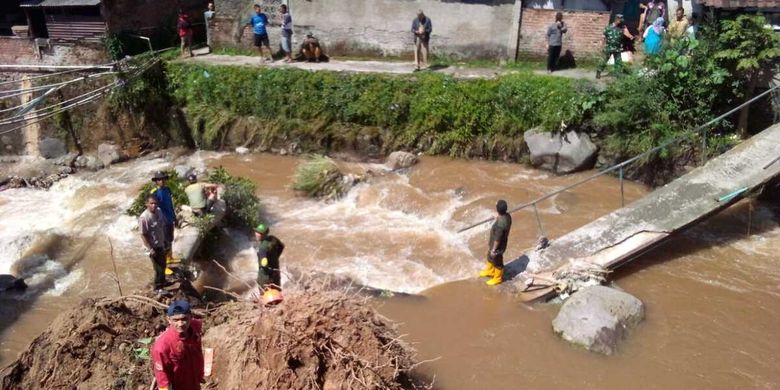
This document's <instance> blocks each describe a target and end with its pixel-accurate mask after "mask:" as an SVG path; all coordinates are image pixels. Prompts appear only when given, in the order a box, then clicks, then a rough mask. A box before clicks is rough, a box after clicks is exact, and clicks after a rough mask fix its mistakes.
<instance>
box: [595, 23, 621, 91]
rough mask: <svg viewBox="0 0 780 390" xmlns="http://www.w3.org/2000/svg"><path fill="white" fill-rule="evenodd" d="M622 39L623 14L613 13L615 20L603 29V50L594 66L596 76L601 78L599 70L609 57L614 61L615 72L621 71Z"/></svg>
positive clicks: (619, 72) (603, 66) (605, 64)
mask: <svg viewBox="0 0 780 390" xmlns="http://www.w3.org/2000/svg"><path fill="white" fill-rule="evenodd" d="M622 39H623V15H621V14H617V15H615V20H614V21H613V22H612V24H610V25H609V26H607V27H606V28H605V29H604V51H603V57H602V59H601V61H599V64H598V67H597V68H596V78H597V79H598V78H601V72H603V71H604V68H606V67H607V61H609V57H613V58H614V61H615V73H616V74H617V75H620V74H621V73H622V72H623V59H622V58H621V57H620V52H621V51H622V50H621V40H622Z"/></svg>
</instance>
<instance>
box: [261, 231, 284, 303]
mask: <svg viewBox="0 0 780 390" xmlns="http://www.w3.org/2000/svg"><path fill="white" fill-rule="evenodd" d="M270 233H271V230H270V229H269V228H268V226H266V225H265V224H264V223H261V224H259V225H257V227H255V239H256V240H257V261H258V271H257V286H258V287H260V289H261V290H267V289H269V288H273V289H276V290H281V289H282V274H281V272H280V271H279V258H280V257H281V256H282V252H283V251H284V243H282V240H280V239H278V238H276V236H273V235H271V234H270Z"/></svg>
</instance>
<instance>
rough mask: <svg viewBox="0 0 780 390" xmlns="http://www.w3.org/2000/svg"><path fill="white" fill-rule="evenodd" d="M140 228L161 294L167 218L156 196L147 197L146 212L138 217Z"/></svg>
mask: <svg viewBox="0 0 780 390" xmlns="http://www.w3.org/2000/svg"><path fill="white" fill-rule="evenodd" d="M138 227H139V230H141V240H142V241H143V243H144V246H145V247H146V250H147V251H148V252H149V258H150V259H151V260H152V267H154V282H153V286H154V289H155V291H157V292H158V293H160V292H161V291H162V288H163V287H165V217H164V216H163V215H162V211H160V209H159V208H158V207H157V197H156V196H154V195H149V196H147V197H146V210H144V212H143V213H141V216H140V217H138Z"/></svg>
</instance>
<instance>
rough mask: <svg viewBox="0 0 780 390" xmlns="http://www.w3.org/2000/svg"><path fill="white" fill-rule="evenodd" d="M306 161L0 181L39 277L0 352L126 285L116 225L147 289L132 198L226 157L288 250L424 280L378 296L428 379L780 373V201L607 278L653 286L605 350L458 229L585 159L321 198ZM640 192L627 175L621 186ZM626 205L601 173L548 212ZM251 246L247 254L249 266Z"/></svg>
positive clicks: (424, 168)
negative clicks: (300, 174)
mask: <svg viewBox="0 0 780 390" xmlns="http://www.w3.org/2000/svg"><path fill="white" fill-rule="evenodd" d="M299 161H300V160H299V159H298V158H295V157H283V156H274V155H250V156H237V155H230V154H228V155H225V154H216V153H205V152H198V153H195V154H193V155H190V156H185V157H183V158H180V159H179V160H177V161H176V162H174V163H172V162H170V161H167V160H163V159H148V160H143V161H140V160H139V161H133V162H128V163H125V164H120V165H117V166H115V167H112V168H110V169H107V170H103V171H101V172H97V173H84V174H78V175H75V176H72V177H69V178H67V179H65V180H63V181H61V182H59V183H57V184H56V185H55V186H54V187H53V188H52V189H51V190H50V191H48V192H44V191H32V190H9V191H5V192H0V216H1V217H0V218H2V224H0V273H7V272H14V273H17V274H21V275H24V276H25V277H26V278H27V281H28V282H29V284H30V285H31V288H30V289H29V291H28V292H27V293H25V294H24V295H23V296H21V297H15V298H8V297H4V298H1V299H0V305H2V306H0V365H5V364H7V363H9V362H10V361H11V360H13V359H14V358H15V357H16V356H17V354H18V353H19V352H20V351H22V350H23V349H24V348H25V347H26V345H27V344H28V343H29V342H30V341H31V340H32V339H33V338H34V337H35V336H37V335H38V334H40V332H41V331H43V330H44V329H45V328H46V326H47V325H48V324H49V323H50V322H51V321H52V320H53V318H54V317H55V316H56V315H58V314H59V313H61V312H62V311H63V310H66V309H67V308H68V307H70V306H72V305H73V304H75V303H77V302H79V301H80V300H82V299H84V298H87V297H94V296H103V295H116V294H117V293H118V292H117V286H116V283H115V281H114V280H113V278H112V276H113V266H112V263H111V261H110V259H111V256H110V246H109V239H110V240H111V243H112V245H113V252H114V258H115V262H116V267H117V273H118V275H119V279H120V282H121V285H122V289H123V290H124V292H125V293H127V292H128V291H133V290H138V289H143V288H146V284H147V283H149V281H150V279H151V274H152V270H151V265H150V264H149V261H148V259H146V258H145V257H144V256H143V254H142V252H141V250H140V240H139V239H138V237H137V232H136V231H134V230H133V229H132V228H133V226H134V225H135V221H134V219H133V218H131V217H129V216H126V215H123V214H122V211H123V210H124V209H125V208H126V207H127V206H128V205H129V202H130V199H131V197H132V196H133V195H134V194H135V192H136V191H137V189H138V188H139V187H140V185H141V184H143V183H144V182H145V181H146V180H148V179H147V177H148V176H149V174H150V172H152V171H154V170H156V169H160V168H163V167H169V166H171V165H175V164H187V165H191V166H195V167H198V168H204V167H207V166H210V167H213V166H218V165H222V166H224V167H225V168H227V169H228V171H229V172H231V173H232V174H235V175H242V176H247V177H249V178H251V179H252V180H253V181H254V182H255V183H257V185H258V195H260V197H261V198H262V200H263V204H264V207H265V210H266V214H267V216H266V217H267V219H268V220H269V222H270V223H271V229H272V231H273V234H275V235H277V236H278V237H280V238H281V239H282V240H283V241H284V242H285V244H286V246H287V247H286V250H285V253H284V255H283V257H282V262H283V267H285V266H290V267H295V268H306V269H314V270H318V271H324V272H328V273H333V274H340V275H346V276H350V277H352V278H353V279H355V280H356V281H357V282H359V283H361V284H365V285H369V286H373V287H378V288H383V289H388V290H394V291H401V292H408V293H415V294H421V295H422V296H423V297H424V298H423V299H419V298H405V297H400V296H399V297H395V298H389V299H381V300H376V301H374V304H375V306H376V307H377V308H378V310H379V311H380V312H381V313H382V314H384V315H385V316H387V317H388V318H390V319H392V320H395V321H397V322H398V323H399V330H400V332H401V333H402V334H404V335H405V336H404V339H405V340H406V341H407V342H409V343H410V344H412V345H413V346H414V347H415V348H416V349H417V351H418V353H419V356H418V357H419V359H420V360H430V361H429V362H427V363H424V364H422V365H421V366H420V368H419V370H420V372H421V373H423V374H425V375H427V376H429V377H435V387H436V388H442V389H474V388H491V389H516V388H529V389H548V388H563V389H567V388H577V389H625V388H632V389H635V388H640V389H651V388H652V389H655V388H671V389H677V388H680V389H682V388H686V389H688V388H697V389H698V388H708V389H735V388H740V389H772V388H780V366H779V365H778V363H777V360H775V359H777V357H778V356H780V342H778V341H777V335H778V331H779V330H780V301H779V300H778V298H780V263H778V261H779V260H780V256H779V255H778V253H780V227H778V223H779V222H780V207H778V205H771V204H768V203H761V202H758V201H743V202H741V203H739V204H737V205H736V206H734V207H732V208H731V209H729V210H727V211H725V212H724V213H722V214H720V215H718V216H715V217H714V218H712V219H710V220H709V221H707V222H706V223H704V224H702V225H699V226H697V227H695V228H693V229H691V230H689V231H687V232H684V233H682V234H680V235H679V236H677V237H676V238H674V239H673V240H672V241H671V242H669V243H668V244H666V245H665V246H663V247H661V248H658V249H656V250H655V251H653V252H651V253H649V254H646V255H644V256H643V257H641V258H639V259H637V260H636V261H634V262H633V263H630V264H629V265H627V266H625V267H623V268H621V269H619V270H618V271H617V272H616V273H615V274H614V277H613V281H614V283H615V284H616V285H617V286H619V287H620V288H622V289H624V290H626V291H627V292H629V293H631V294H633V295H635V296H637V297H638V298H640V299H641V300H642V301H644V303H645V304H646V310H647V318H646V320H645V321H644V322H643V323H642V324H641V325H640V326H639V327H638V328H637V329H636V330H635V331H634V332H633V333H632V334H631V335H630V336H629V337H628V338H627V339H626V340H625V341H624V342H623V343H622V344H621V345H620V348H619V351H618V352H617V353H616V354H614V355H612V356H601V355H596V354H592V353H588V352H585V351H583V350H580V349H577V348H574V347H572V346H570V345H568V344H566V343H565V342H563V341H561V340H560V339H558V338H557V337H556V336H555V335H554V334H553V332H552V327H551V321H552V319H553V318H554V316H555V315H556V313H557V311H558V306H557V305H554V304H540V305H530V306H529V305H525V304H523V303H521V302H519V301H518V300H517V299H516V298H513V297H511V296H508V295H504V294H502V293H500V292H498V291H497V290H495V289H491V288H489V287H487V286H485V285H484V284H482V282H479V281H477V280H476V279H474V278H473V276H474V275H475V274H476V272H477V270H478V269H479V268H480V267H481V266H482V257H483V253H484V252H485V250H486V241H487V228H488V226H483V227H480V228H476V229H473V230H470V231H467V232H465V233H461V234H458V233H456V231H457V230H458V229H459V228H461V227H463V226H466V225H468V224H469V223H471V222H473V221H478V220H481V219H484V218H487V217H489V216H491V215H492V206H493V205H494V204H495V201H496V200H497V199H499V198H504V199H506V200H507V201H508V202H509V204H510V207H511V206H512V205H517V204H520V203H522V202H526V201H528V200H531V199H533V198H536V197H538V196H540V195H542V194H544V193H546V192H549V191H552V190H555V189H556V188H559V187H561V186H563V185H566V184H568V183H571V182H573V181H575V180H577V179H579V178H581V177H583V176H584V175H587V174H588V173H582V174H578V175H573V176H566V177H557V176H554V175H551V174H548V173H545V172H542V171H537V170H533V169H530V168H526V167H523V166H520V165H517V164H505V163H493V162H481V161H463V160H451V159H447V158H433V157H425V158H423V159H422V161H421V163H420V164H418V165H417V166H415V167H414V168H412V169H411V170H409V171H408V172H404V173H400V174H389V175H385V176H382V177H376V178H374V179H372V180H371V181H370V182H369V183H364V184H360V185H359V186H357V187H355V188H353V189H352V190H351V191H350V192H349V194H348V195H347V196H346V197H345V198H343V199H341V200H339V201H337V202H333V203H327V204H326V203H322V202H316V201H312V200H308V199H302V198H299V197H296V196H295V194H294V193H293V192H292V191H291V190H290V189H289V183H290V180H291V177H292V175H293V172H294V170H295V167H296V166H297V164H298V163H299ZM345 166H346V167H347V168H348V169H350V170H356V171H359V170H363V169H366V168H371V169H374V170H378V167H377V166H373V165H371V164H345ZM647 192H648V189H646V188H644V187H642V186H639V185H635V184H627V185H626V188H625V194H626V200H627V201H628V202H630V201H631V200H634V199H638V198H640V197H642V196H644V195H645V194H646V193H647ZM619 206H620V192H619V185H618V181H617V179H615V178H611V177H602V178H599V179H597V180H595V181H593V182H591V183H589V184H586V185H583V186H581V187H579V188H577V189H575V190H573V191H571V192H568V193H564V194H560V195H558V196H556V197H554V198H552V199H551V200H550V201H548V202H545V203H544V204H542V205H541V206H540V209H539V211H540V215H541V218H542V222H543V227H544V229H545V233H546V235H547V236H548V237H551V238H555V237H557V236H560V235H562V234H564V233H566V232H568V231H570V230H572V229H574V228H577V227H579V226H581V225H583V224H585V223H587V222H589V221H590V220H592V219H594V218H597V217H599V216H601V215H603V214H606V213H608V212H610V211H612V210H614V209H616V208H618V207H619ZM513 218H514V224H513V230H512V233H511V235H510V245H509V248H508V253H509V254H510V255H519V254H521V253H522V251H523V250H524V249H526V248H528V247H531V246H532V245H533V244H534V242H535V240H536V237H537V234H538V232H537V228H536V223H535V221H534V219H533V214H532V213H531V212H527V211H521V212H519V213H517V214H516V215H515V216H514V217H513ZM748 229H749V230H750V231H749V232H748ZM16 259H22V260H18V261H17V260H16ZM246 263H247V262H244V263H242V264H243V265H239V266H238V267H239V268H241V267H242V266H243V267H244V268H247V269H244V270H242V271H243V272H244V273H245V274H248V275H251V272H252V271H253V270H252V269H250V268H251V267H249V266H247V265H246Z"/></svg>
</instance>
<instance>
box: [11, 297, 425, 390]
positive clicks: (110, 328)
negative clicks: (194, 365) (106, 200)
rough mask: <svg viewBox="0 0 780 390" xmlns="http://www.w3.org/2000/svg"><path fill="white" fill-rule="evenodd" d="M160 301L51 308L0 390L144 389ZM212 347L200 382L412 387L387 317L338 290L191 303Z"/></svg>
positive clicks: (160, 325) (408, 356) (217, 385)
mask: <svg viewBox="0 0 780 390" xmlns="http://www.w3.org/2000/svg"><path fill="white" fill-rule="evenodd" d="M163 307H164V305H163V304H162V303H157V302H155V301H153V300H151V299H148V298H139V297H125V299H121V300H118V299H108V298H106V299H101V300H85V301H84V302H82V304H81V305H80V306H78V307H76V308H74V309H73V310H70V311H68V312H66V313H63V314H62V315H60V316H59V317H58V318H57V319H56V320H55V321H54V322H53V323H52V324H51V325H50V326H49V328H48V329H47V330H46V331H45V332H44V333H43V334H41V335H40V336H38V337H37V338H36V339H35V340H33V342H32V343H31V345H30V346H29V347H28V349H27V350H26V351H25V352H24V353H22V355H21V356H20V357H19V359H17V360H16V361H15V362H14V363H12V364H11V365H9V366H8V367H6V368H4V369H3V370H2V371H1V372H0V383H2V388H3V389H31V388H32V389H36V388H37V389H54V388H67V389H148V388H149V385H150V384H151V383H152V380H153V378H152V373H151V367H150V364H149V360H148V350H147V348H148V347H149V346H150V345H151V344H150V343H151V340H152V339H151V337H153V336H156V335H158V334H159V333H160V332H161V331H162V330H163V329H164V326H165V325H164V313H163V309H162V308H163ZM196 315H197V316H200V317H202V318H203V320H204V331H205V334H204V336H203V346H204V347H211V348H214V354H215V357H214V364H213V373H212V375H211V377H209V378H207V381H206V383H205V384H204V386H203V387H204V389H238V388H259V389H311V388H321V389H353V388H369V389H402V388H413V387H415V384H414V383H413V381H412V379H411V376H410V371H411V368H412V367H413V365H414V361H413V354H412V352H411V349H410V348H408V347H407V346H406V345H405V344H404V343H403V342H401V341H400V340H399V339H398V333H397V332H396V330H395V328H394V327H393V326H392V325H391V324H390V322H389V321H388V320H386V319H385V318H383V317H381V316H379V315H378V314H376V312H374V311H373V309H371V308H370V306H369V305H367V304H366V302H365V301H364V299H363V298H357V297H356V296H347V295H346V294H344V293H343V292H311V291H306V292H300V293H293V292H291V293H290V294H289V296H287V297H286V299H285V301H284V302H283V303H282V304H280V305H279V306H276V307H272V308H265V307H261V306H258V305H255V304H252V303H247V302H240V303H239V302H234V303H226V304H222V305H220V306H218V307H215V308H211V309H208V310H204V309H198V310H197V311H196Z"/></svg>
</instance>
